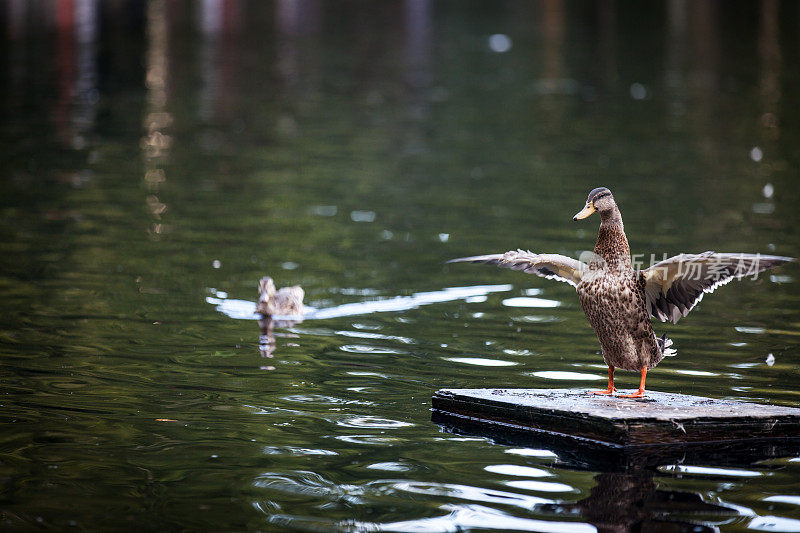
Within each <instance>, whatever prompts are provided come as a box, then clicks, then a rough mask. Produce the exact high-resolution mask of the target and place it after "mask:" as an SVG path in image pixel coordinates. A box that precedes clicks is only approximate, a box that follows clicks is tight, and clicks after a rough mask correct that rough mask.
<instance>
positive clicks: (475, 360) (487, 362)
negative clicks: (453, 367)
mask: <svg viewBox="0 0 800 533" xmlns="http://www.w3.org/2000/svg"><path fill="white" fill-rule="evenodd" d="M442 359H444V360H445V361H452V362H454V363H463V364H465V365H476V366H514V365H518V364H519V363H515V362H513V361H502V360H500V359H487V358H484V357H442Z"/></svg>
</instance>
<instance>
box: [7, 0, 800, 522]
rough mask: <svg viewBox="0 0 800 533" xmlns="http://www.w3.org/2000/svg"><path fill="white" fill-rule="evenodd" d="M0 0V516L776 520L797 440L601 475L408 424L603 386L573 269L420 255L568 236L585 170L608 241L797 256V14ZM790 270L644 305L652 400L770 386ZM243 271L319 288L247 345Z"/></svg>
mask: <svg viewBox="0 0 800 533" xmlns="http://www.w3.org/2000/svg"><path fill="white" fill-rule="evenodd" d="M3 7H4V8H5V10H4V13H5V14H6V16H5V18H4V19H3V21H2V24H3V25H4V27H5V35H6V37H5V38H4V41H3V44H4V47H3V48H2V52H1V53H0V56H2V57H0V60H2V61H3V64H4V67H5V68H4V69H2V75H0V76H1V77H2V78H3V83H2V84H0V92H2V93H3V98H2V99H0V101H2V103H3V104H2V105H3V106H4V107H3V110H4V112H3V119H2V121H0V136H2V141H3V146H4V151H3V153H4V165H3V168H2V173H3V179H2V180H0V188H1V189H2V192H3V194H2V195H0V234H2V238H1V239H0V265H1V266H0V287H2V289H3V302H4V305H5V308H6V313H3V314H2V316H0V352H1V353H0V389H2V395H1V396H0V405H1V406H2V409H0V419H2V421H3V422H4V424H3V431H2V432H1V433H2V436H0V442H2V450H3V451H2V457H0V498H1V499H2V501H3V510H2V512H0V529H3V530H5V529H9V530H14V529H33V528H45V527H49V528H51V529H58V530H60V529H68V528H70V527H78V528H82V529H93V528H96V527H97V524H107V523H108V524H113V525H112V527H114V526H117V527H120V526H121V527H122V528H123V529H124V528H125V527H130V526H127V524H136V526H137V527H138V528H140V529H142V530H165V529H166V530H169V529H176V530H185V529H189V530H192V529H196V530H264V529H269V528H286V529H310V530H314V529H316V530H325V531H327V530H354V531H360V530H370V529H371V530H391V531H456V530H466V529H483V530H500V531H502V530H525V531H582V530H586V531H593V530H595V528H596V527H606V526H607V527H609V528H614V529H617V530H622V531H624V530H635V529H636V528H640V529H641V528H644V527H647V526H650V527H652V528H654V529H657V528H658V527H659V525H663V523H662V522H659V520H662V519H663V520H665V521H669V522H673V523H674V522H682V523H681V525H682V526H683V525H685V524H686V523H688V526H687V527H707V528H714V527H720V528H722V529H725V528H730V529H736V530H741V529H752V530H763V531H792V530H797V529H798V519H800V511H799V510H798V504H797V501H798V498H799V497H800V488H798V485H797V479H798V478H800V462H798V461H797V460H796V458H795V459H789V460H785V461H784V462H780V463H775V464H772V463H770V464H758V463H756V464H732V465H728V464H721V465H715V464H706V463H702V464H697V465H692V464H678V463H676V464H672V463H670V464H666V465H662V468H661V469H660V470H656V471H647V472H645V473H642V472H639V471H638V470H637V469H636V468H633V469H632V471H623V472H617V471H612V472H607V471H605V470H604V469H603V468H600V467H598V466H596V465H595V466H587V465H586V464H580V465H578V466H576V465H575V463H576V462H577V463H579V462H580V460H584V461H587V460H588V459H587V458H585V457H577V458H575V457H571V456H570V454H569V453H566V454H565V453H564V452H563V451H560V450H559V451H556V450H551V449H547V448H546V447H545V446H540V445H538V444H533V443H526V444H524V445H522V444H520V445H516V444H515V445H513V446H507V445H504V444H502V443H500V442H494V441H491V440H488V439H486V438H481V437H466V436H457V435H453V434H449V433H446V432H443V431H442V430H440V428H438V427H437V426H435V425H434V424H432V423H431V422H430V413H429V408H430V396H431V394H432V392H433V391H435V390H436V389H438V388H443V387H454V386H457V387H495V386H497V387H530V386H535V387H548V386H554V387H555V386H559V383H560V384H561V385H565V386H576V385H580V386H587V385H589V384H588V383H583V384H581V382H585V381H598V382H600V381H604V380H605V372H604V368H603V366H602V361H601V356H600V354H599V347H598V345H597V342H596V339H595V337H594V334H593V332H592V331H591V329H590V328H589V327H588V325H587V324H586V321H585V318H584V317H583V316H582V313H581V311H580V309H579V306H578V305H577V300H576V298H575V294H574V291H573V290H572V289H570V288H569V287H564V286H560V285H558V284H557V283H554V282H548V281H546V280H540V279H537V278H534V277H532V276H525V275H523V274H521V273H516V272H502V271H497V270H495V269H492V268H483V269H482V268H480V267H475V268H463V269H455V268H448V267H443V266H442V263H443V261H445V260H446V259H450V258H453V257H458V256H464V255H470V254H475V253H489V252H495V251H497V252H499V251H504V250H506V249H510V248H515V247H517V246H524V247H525V248H530V249H532V250H535V251H544V252H556V253H562V254H564V255H568V256H572V257H577V256H578V251H580V250H585V249H587V248H589V247H591V245H592V243H593V240H594V233H595V230H596V225H595V224H596V221H591V223H587V224H583V225H576V224H575V223H573V222H572V220H571V216H572V214H573V213H574V212H575V211H576V210H577V209H578V208H580V207H581V205H580V204H582V202H583V199H584V198H585V194H586V192H587V191H588V190H589V189H591V188H593V187H595V186H598V185H607V186H609V187H611V188H612V189H613V190H614V192H615V196H617V197H618V200H619V202H620V205H621V206H622V209H623V215H624V217H625V222H626V230H627V231H628V235H629V238H630V240H631V246H632V249H633V250H634V252H635V253H637V252H643V251H653V252H659V253H660V252H662V251H663V252H665V253H667V252H668V253H669V254H670V255H672V254H676V253H679V252H699V251H703V250H706V249H717V250H723V251H729V250H732V251H748V252H759V251H760V252H766V253H777V254H781V255H789V256H800V244H799V243H800V241H799V240H798V230H797V228H800V218H799V215H798V210H797V209H796V206H797V205H800V189H798V187H797V183H798V171H797V169H798V168H800V161H799V160H798V151H797V149H796V147H797V146H800V135H798V133H800V132H799V131H798V127H797V124H798V121H797V120H796V116H795V115H796V111H795V110H794V107H793V106H792V105H791V103H792V102H795V101H797V98H798V96H799V95H800V88H798V78H797V75H796V73H795V72H794V70H793V65H796V64H798V59H800V58H798V57H797V50H800V47H798V46H797V42H796V41H797V35H800V31H798V28H797V21H798V20H800V17H798V16H797V10H798V8H797V6H795V5H794V4H792V3H788V2H783V3H779V2H774V1H771V0H765V1H763V2H757V3H752V4H749V5H748V6H746V7H745V8H744V9H741V8H742V6H739V5H736V6H728V5H727V4H725V3H714V2H702V1H701V2H682V1H677V2H675V1H672V2H667V3H666V4H660V3H654V4H649V3H638V4H635V5H634V4H619V3H614V2H599V3H591V2H590V3H584V4H574V5H573V4H566V3H563V2H560V1H554V2H550V1H548V2H530V3H527V2H522V3H520V2H516V3H506V2H495V3H492V4H491V5H490V4H485V5H479V4H470V5H467V6H464V5H460V4H459V5H448V4H438V3H436V4H434V3H432V2H428V1H426V0H422V1H407V2H402V3H400V4H392V5H382V6H380V7H376V5H374V4H366V3H356V4H353V5H350V4H347V5H345V4H342V5H334V4H333V3H327V2H317V1H305V0H302V1H284V0H278V1H276V2H249V3H248V2H237V1H226V2H217V1H206V2H201V3H196V4H195V3H178V4H174V3H172V2H167V1H161V0H153V1H149V2H147V3H137V2H128V1H122V2H111V3H105V2H97V1H94V0H89V1H79V2H17V1H11V0H9V1H6V2H4V3H3ZM796 268H797V267H796V265H790V266H788V267H786V268H784V269H782V270H781V271H776V272H775V273H774V274H770V275H769V276H767V277H764V278H763V279H760V280H757V281H746V282H741V283H737V284H731V285H729V286H727V287H725V288H723V289H720V290H719V291H717V293H715V294H714V295H712V296H709V297H708V298H706V299H705V300H704V301H703V302H702V305H700V306H698V308H697V309H696V310H695V311H693V312H692V314H691V315H690V316H689V317H687V318H686V319H684V320H682V321H681V323H680V324H679V325H678V326H674V327H673V326H672V325H669V324H656V330H657V331H658V332H659V333H662V332H667V333H669V335H670V336H671V337H672V338H674V340H675V346H676V347H677V348H678V349H679V354H678V356H677V357H675V358H671V359H670V360H668V361H664V362H663V363H661V365H660V366H659V367H658V368H657V369H655V370H654V371H652V372H651V374H650V376H649V378H648V384H649V386H650V387H652V388H653V389H654V390H664V391H672V392H686V393H692V394H698V395H708V396H713V397H735V398H737V399H743V400H751V401H755V402H763V403H776V404H783V405H796V404H797V403H798V391H797V386H796V385H797V363H798V353H799V352H798V342H797V339H798V336H800V327H798V325H800V294H799V293H798V291H799V290H800V288H799V287H798V284H796V283H794V281H793V280H794V279H795V278H796V277H797V273H796V271H794V270H793V269H796ZM265 274H270V275H273V276H275V277H276V280H278V278H280V279H279V280H278V281H280V282H283V283H284V284H294V283H300V284H302V285H303V286H304V288H305V289H306V291H307V294H308V302H309V303H310V304H311V306H309V309H308V312H307V314H306V315H305V317H304V318H305V321H304V322H302V323H299V324H295V325H293V326H289V327H277V328H276V329H275V331H274V338H272V339H271V340H270V341H269V342H268V343H267V344H268V346H266V347H264V346H261V347H260V346H259V344H260V342H261V340H262V339H260V338H259V326H258V325H257V324H256V322H255V320H254V318H255V317H254V304H253V302H252V301H250V300H248V299H254V296H255V295H254V292H255V286H256V282H257V280H258V279H259V278H260V277H261V276H262V275H265ZM481 284H485V285H481ZM206 287H217V288H218V289H205V288H206ZM209 304H211V305H209ZM312 306H313V307H312ZM289 318H292V319H296V318H298V317H289ZM770 358H771V359H770ZM767 361H772V363H773V364H772V365H771V366H770V365H769V364H768V363H767ZM709 378H710V379H709ZM618 379H619V383H620V385H623V386H635V384H636V380H637V379H638V376H635V375H632V374H627V373H622V372H620V373H619V376H618ZM526 446H527V447H526ZM570 461H572V462H570ZM776 464H777V466H776ZM634 466H636V465H634ZM541 472H546V473H548V477H547V478H546V479H543V478H542V477H541V476H538V475H537V474H539V473H541ZM528 478H531V479H528ZM678 500H679V501H680V503H675V502H676V501H678ZM687 502H688V503H687ZM723 507H724V509H723ZM123 524H124V525H123Z"/></svg>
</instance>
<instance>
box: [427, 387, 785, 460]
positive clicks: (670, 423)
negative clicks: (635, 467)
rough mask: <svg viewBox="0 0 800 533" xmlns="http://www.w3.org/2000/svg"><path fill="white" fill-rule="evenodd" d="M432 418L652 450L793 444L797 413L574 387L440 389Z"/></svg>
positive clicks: (771, 407) (726, 402) (770, 407)
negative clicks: (743, 443) (596, 392)
mask: <svg viewBox="0 0 800 533" xmlns="http://www.w3.org/2000/svg"><path fill="white" fill-rule="evenodd" d="M432 407H433V410H434V415H435V416H438V417H439V418H442V417H444V418H448V417H449V419H450V420H451V421H454V420H458V419H461V420H462V421H464V422H468V423H469V424H470V426H471V427H472V428H475V427H476V426H486V427H487V428H490V429H491V431H493V432H495V433H497V432H498V431H500V432H502V431H504V428H505V429H507V430H508V431H513V432H514V433H519V432H525V433H530V434H531V435H539V436H551V437H559V438H568V439H572V440H575V441H579V442H583V443H584V444H589V445H597V446H611V447H637V446H641V447H653V446H656V447H658V446H665V445H675V444H686V445H688V444H713V443H731V442H735V441H757V440H761V441H764V440H767V441H769V440H775V439H784V440H786V439H797V438H800V409H797V408H792V407H782V406H775V405H761V404H754V403H747V402H739V401H731V400H718V399H713V398H702V397H699V396H688V395H685V394H670V393H663V392H651V391H648V392H647V396H646V398H644V399H628V398H618V397H608V396H598V395H589V394H586V391H585V390H576V389H443V390H440V391H437V392H436V393H435V394H434V396H433V400H432Z"/></svg>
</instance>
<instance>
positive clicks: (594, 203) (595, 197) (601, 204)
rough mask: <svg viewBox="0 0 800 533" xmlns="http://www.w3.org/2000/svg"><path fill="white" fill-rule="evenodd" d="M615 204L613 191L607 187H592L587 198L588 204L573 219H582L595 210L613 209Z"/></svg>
mask: <svg viewBox="0 0 800 533" xmlns="http://www.w3.org/2000/svg"><path fill="white" fill-rule="evenodd" d="M614 206H616V203H615V202H614V196H612V194H611V191H610V190H608V188H607V187H598V188H596V189H592V191H591V192H590V193H589V197H588V198H586V206H584V208H583V209H582V210H581V212H580V213H578V214H576V215H575V216H574V217H572V220H582V219H584V218H586V217H588V216H589V215H591V214H592V213H594V212H595V211H601V212H602V211H605V210H607V209H613V208H614Z"/></svg>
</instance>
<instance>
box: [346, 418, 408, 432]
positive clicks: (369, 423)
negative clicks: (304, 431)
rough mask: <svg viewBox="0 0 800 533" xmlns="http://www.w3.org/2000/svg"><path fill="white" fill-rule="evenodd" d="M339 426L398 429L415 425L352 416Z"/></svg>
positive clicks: (384, 419)
mask: <svg viewBox="0 0 800 533" xmlns="http://www.w3.org/2000/svg"><path fill="white" fill-rule="evenodd" d="M337 424H338V425H340V426H344V427H348V428H364V429H398V428H406V427H412V426H414V425H415V424H412V423H411V422H401V421H400V420H391V419H389V418H378V417H375V416H351V417H348V418H345V419H344V420H339V421H338V422H337Z"/></svg>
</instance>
